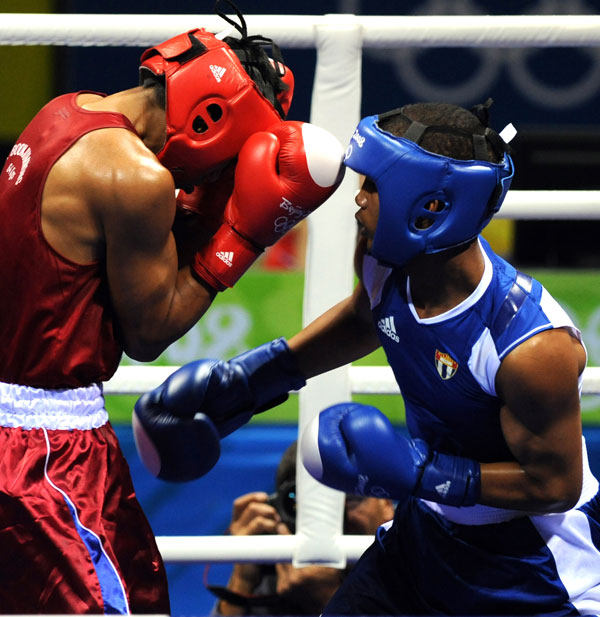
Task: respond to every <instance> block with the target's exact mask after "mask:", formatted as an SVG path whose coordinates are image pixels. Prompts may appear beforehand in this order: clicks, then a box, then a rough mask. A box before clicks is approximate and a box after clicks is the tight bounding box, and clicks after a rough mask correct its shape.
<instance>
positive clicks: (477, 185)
mask: <svg viewBox="0 0 600 617" xmlns="http://www.w3.org/2000/svg"><path fill="white" fill-rule="evenodd" d="M378 119H379V116H368V117H366V118H364V119H363V120H361V122H360V123H359V125H358V127H357V128H356V130H355V131H354V134H353V135H352V138H351V140H350V145H349V146H348V149H347V150H346V156H345V159H344V162H345V164H346V165H347V166H348V167H350V169H353V170H354V171H356V172H358V173H360V174H364V175H365V176H367V177H368V178H370V179H371V180H372V181H373V182H374V183H375V186H376V187H377V191H378V194H379V220H378V223H377V228H376V230H375V236H374V239H373V245H372V248H371V253H372V254H373V256H374V257H376V258H377V259H378V260H380V261H381V262H384V263H386V264H391V265H393V266H403V265H404V264H406V263H407V262H408V261H409V260H410V259H412V258H413V257H415V256H416V255H419V254H421V253H437V252H439V251H443V250H445V249H448V248H452V247H454V246H459V245H460V244H464V243H465V242H468V241H469V240H471V239H473V238H475V237H476V236H477V235H478V234H479V233H480V232H481V230H482V229H483V228H484V227H485V226H486V225H487V224H488V223H489V221H490V219H491V218H492V216H493V215H494V214H495V213H496V212H498V210H499V209H500V206H501V205H502V202H503V200H504V197H505V196H506V192H507V191H508V188H509V186H510V183H511V180H512V177H513V173H514V168H513V163H512V159H511V158H510V156H509V155H508V154H507V153H506V152H505V153H504V158H503V160H502V161H501V162H500V163H490V162H487V161H481V160H470V161H463V160H459V159H453V158H449V157H446V156H442V155H439V154H434V153H432V152H428V151H427V150H424V149H423V148H421V147H420V146H419V145H418V144H416V143H415V142H414V141H411V140H410V139H407V138H406V137H396V136H394V135H392V134H390V133H387V132H386V131H383V130H382V129H380V128H379V126H378V124H377V121H378ZM436 128H437V127H436ZM426 129H427V127H426V126H425V125H423V124H421V123H418V122H413V124H412V125H411V127H409V129H408V130H407V131H406V133H405V135H407V136H408V137H411V138H412V136H413V135H415V136H416V139H417V140H418V139H419V138H420V136H421V135H422V133H423V132H424V131H425V130H426ZM457 132H459V131H457ZM417 133H418V134H419V135H417ZM475 137H476V138H479V137H481V138H482V139H485V138H484V136H483V135H476V136H475ZM476 142H479V145H480V146H481V140H478V139H475V140H474V145H475V148H476V149H477V148H478V146H477V145H476ZM434 200H439V201H440V202H441V204H442V207H441V209H440V210H439V211H437V212H432V211H431V210H429V209H428V205H429V204H430V203H431V202H432V201H434ZM424 220H427V222H428V226H426V225H424V224H423V221H424Z"/></svg>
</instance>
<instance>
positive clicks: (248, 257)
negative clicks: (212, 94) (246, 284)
mask: <svg viewBox="0 0 600 617" xmlns="http://www.w3.org/2000/svg"><path fill="white" fill-rule="evenodd" d="M343 155H344V148H343V147H342V144H341V143H340V142H339V141H338V140H337V138H336V137H334V136H333V135H332V134H331V133H329V132H328V131H326V130H325V129H322V128H320V127H318V126H315V125H314V124H309V123H307V122H296V121H290V122H281V123H280V124H277V125H275V126H273V127H271V128H270V129H269V131H268V132H266V131H262V132H259V133H254V135H251V136H250V137H249V138H248V140H247V141H246V143H245V144H244V145H243V146H242V149H241V150H240V154H239V156H238V164H237V168H236V172H235V184H234V188H233V194H232V195H231V198H230V199H229V201H228V202H227V205H226V206H225V213H224V218H223V225H221V227H220V228H219V229H218V230H217V233H216V234H215V235H214V236H213V237H212V238H211V240H210V241H209V242H208V243H207V244H206V245H205V246H203V247H202V248H201V249H200V250H199V251H198V252H197V253H196V257H195V263H194V270H195V271H196V273H197V274H198V275H199V276H200V277H201V278H202V279H204V280H205V281H206V282H207V283H208V284H209V285H211V286H212V287H214V288H215V289H218V290H219V291H222V290H223V289H225V288H226V287H233V285H234V284H235V283H236V282H237V281H238V280H239V279H240V277H241V276H242V275H243V274H244V272H246V270H248V268H249V267H250V266H251V265H252V264H253V263H254V262H255V261H256V259H257V258H258V257H259V256H260V254H261V253H262V252H263V250H264V249H265V248H266V247H267V246H271V245H273V244H275V242H277V240H279V238H281V236H283V235H284V234H285V233H286V232H287V231H289V230H290V229H291V228H292V227H294V225H296V224H297V223H299V222H300V221H301V220H302V219H303V218H305V217H306V216H308V215H309V214H310V213H311V212H313V211H314V210H316V209H317V208H318V207H319V206H320V205H321V204H322V203H323V202H324V201H325V200H327V199H328V198H329V197H330V196H331V195H332V194H333V192H334V191H335V190H336V188H337V187H338V185H339V184H340V182H341V181H342V178H343V176H344V167H343V165H342V159H343Z"/></svg>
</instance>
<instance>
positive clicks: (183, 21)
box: [0, 13, 600, 567]
mask: <svg viewBox="0 0 600 617" xmlns="http://www.w3.org/2000/svg"><path fill="white" fill-rule="evenodd" d="M245 19H246V21H247V24H248V30H249V32H250V33H251V34H252V33H260V34H262V35H264V36H267V37H271V38H272V39H274V40H275V41H276V42H277V43H278V44H279V45H280V46H281V47H283V48H285V47H288V48H311V49H314V48H316V49H317V66H316V70H315V83H314V89H313V99H312V109H311V121H312V122H314V123H315V124H318V125H320V126H325V127H327V128H328V129H329V130H330V131H331V132H333V133H334V134H335V135H336V136H337V137H338V139H340V141H342V143H345V142H347V140H348V136H349V135H351V134H352V131H353V130H354V127H355V126H356V124H357V123H358V120H359V119H360V117H359V113H360V101H361V96H362V94H361V80H360V69H361V53H362V49H363V48H380V49H386V48H400V47H476V48H480V47H486V48H501V47H504V48H512V47H598V46H600V16H598V15H510V16H497V15H496V16H489V15H483V16H480V15H473V16H467V15H444V16H383V17H375V16H355V15H340V14H330V15H320V16H310V15H245ZM193 27H205V28H206V29H207V30H209V31H213V32H219V31H221V30H223V29H224V22H223V20H222V19H221V18H220V17H218V16H216V15H212V14H211V15H109V14H101V15H98V14H34V13H25V14H23V13H0V45H65V46H73V47H78V46H119V47H126V46H129V47H136V46H137V47H146V46H149V45H153V44H156V43H158V42H161V41H163V40H165V39H167V38H169V37H170V36H173V35H175V34H178V33H180V32H183V31H186V30H188V29H190V28H193ZM340 101H343V102H344V103H343V105H340ZM355 189H356V178H355V177H354V176H353V175H352V174H350V173H348V174H346V179H345V180H344V182H343V183H342V186H341V187H340V189H338V191H337V192H336V193H335V194H334V196H333V197H332V198H331V199H330V200H329V203H328V204H327V206H326V207H325V208H320V209H319V210H318V211H317V212H316V213H315V214H314V215H313V216H311V217H310V219H309V248H308V258H307V268H306V277H305V293H304V315H303V322H304V323H307V322H308V321H310V320H312V319H313V318H314V317H316V316H317V315H318V314H320V312H322V310H323V308H328V307H329V306H331V305H332V304H333V303H334V302H335V301H336V300H335V299H336V298H337V299H339V300H341V299H342V298H344V297H346V296H347V295H348V294H349V293H350V292H351V290H352V284H353V277H352V263H351V262H352V260H351V259H350V258H348V259H346V257H347V255H350V254H351V252H352V249H351V247H352V245H353V243H354V234H355V230H354V228H353V225H352V221H351V217H347V208H348V203H350V202H351V200H352V197H353V195H354V192H355ZM599 205H600V191H512V192H510V193H509V194H508V197H507V199H506V202H505V204H504V206H503V207H502V209H501V210H500V213H499V214H498V216H499V217H500V218H513V219H552V218H554V219H574V218H580V219H597V218H600V214H599V213H600V207H599ZM346 220H348V221H350V223H349V224H348V226H347V228H346V227H344V228H342V227H341V223H340V221H346ZM330 229H335V230H336V231H337V234H333V237H332V234H331V233H330V232H329V231H328V230H330ZM332 254H334V255H337V256H338V262H336V263H337V265H336V268H335V269H334V268H325V269H324V268H323V267H322V265H321V264H322V263H328V262H329V259H330V256H331V255H332ZM311 256H312V258H311ZM323 256H325V260H323ZM334 270H335V272H334ZM330 275H331V276H330ZM321 305H324V307H323V306H321ZM176 368H177V367H175V366H166V367H161V366H122V367H120V368H119V369H118V371H117V372H116V374H115V376H114V377H113V378H112V379H111V380H110V381H109V382H107V383H106V384H105V387H104V392H105V393H106V394H136V395H137V394H140V393H142V392H145V391H147V390H149V389H152V388H154V387H155V386H157V385H159V384H160V383H162V381H164V379H166V377H167V376H168V375H170V374H171V373H172V372H173V371H174V370H175V369H176ZM583 388H584V393H585V394H600V367H599V368H596V367H589V368H587V369H586V370H585V373H584V380H583ZM332 393H334V394H335V396H336V397H337V400H344V399H346V400H347V399H349V398H350V396H351V394H352V393H387V394H397V393H398V386H397V384H396V382H395V380H394V378H393V374H392V371H391V369H390V368H389V367H354V366H352V367H351V366H347V367H344V368H342V369H338V370H337V371H331V372H330V373H327V374H325V375H321V376H320V377H317V378H315V379H313V380H310V382H309V384H308V385H307V386H306V388H304V389H303V390H302V392H301V395H300V428H302V426H303V425H305V424H306V423H307V422H308V421H309V419H310V416H311V415H312V414H315V413H317V411H318V410H319V409H322V408H323V407H324V406H326V405H327V404H329V398H330V397H331V395H332ZM340 393H342V394H340ZM298 473H299V476H298V478H297V481H298V491H297V493H298V520H297V532H296V535H294V536H247V537H240V536H231V537H227V536H198V537H187V536H186V537H176V536H162V537H159V538H157V541H158V545H159V548H160V551H161V553H162V555H163V558H164V559H165V561H183V562H188V561H194V562H196V561H204V562H227V563H230V562H233V561H252V562H255V561H258V560H259V559H260V561H263V562H275V561H290V560H291V561H292V562H293V563H294V564H295V565H302V564H309V563H321V564H327V565H334V566H337V567H343V566H344V565H345V563H346V561H347V560H349V561H354V560H356V559H357V558H358V557H359V556H360V554H361V553H362V552H363V550H364V549H365V548H366V547H367V546H368V544H369V543H370V542H371V540H372V538H370V537H368V536H344V535H342V518H343V517H342V516H341V507H342V504H343V496H342V495H341V493H338V492H337V491H332V490H331V489H328V488H327V487H324V486H322V485H320V484H318V483H317V482H316V481H314V480H312V478H310V477H308V474H307V473H306V472H305V471H304V469H303V468H302V466H301V465H298ZM311 504H319V507H318V508H314V507H311ZM258 556H260V557H258Z"/></svg>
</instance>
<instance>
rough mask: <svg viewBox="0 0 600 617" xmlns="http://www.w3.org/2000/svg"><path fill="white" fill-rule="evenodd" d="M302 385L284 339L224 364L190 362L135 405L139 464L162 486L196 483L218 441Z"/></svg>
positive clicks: (216, 453)
mask: <svg viewBox="0 0 600 617" xmlns="http://www.w3.org/2000/svg"><path fill="white" fill-rule="evenodd" d="M305 384H306V380H305V378H304V376H303V375H302V374H301V373H300V371H299V369H298V367H297V365H296V362H295V358H294V356H293V355H292V353H291V352H290V350H289V347H288V346H287V343H286V342H285V340H284V339H278V340H275V341H272V342H270V343H266V344H264V345H261V346H260V347H257V348H255V349H252V350H250V351H247V352H244V353H243V354H240V355H239V356H236V357H235V358H232V359H231V360H229V361H223V360H215V359H204V360H196V361H195V362H190V363H189V364H186V365H184V366H182V367H181V368H180V369H178V370H177V371H175V372H174V373H173V374H172V375H170V376H169V377H168V379H166V380H165V381H164V382H163V383H162V384H161V385H160V386H158V388H155V389H154V390H152V391H151V392H148V393H146V394H144V395H143V396H141V397H140V399H139V400H138V401H137V403H136V404H135V408H134V414H133V429H134V436H135V441H136V446H137V449H138V453H139V455H140V458H141V459H142V461H143V462H144V464H145V465H146V467H147V468H148V469H149V471H150V472H151V473H153V474H154V475H155V476H157V477H159V478H162V479H164V480H171V481H178V482H187V481H189V480H193V479H196V478H199V477H201V476H203V475H205V474H206V473H208V472H209V471H210V470H211V469H212V468H213V467H214V465H215V464H216V462H217V461H218V460H219V456H220V439H221V438H223V437H225V436H227V435H229V434H230V433H232V432H233V431H234V430H236V429H237V428H239V427H240V426H242V425H243V424H245V423H246V422H248V420H250V418H251V417H252V416H253V415H254V414H256V413H260V412H262V411H266V410H267V409H270V408H271V407H274V406H276V405H279V404H280V403H282V402H283V401H285V400H286V399H287V397H288V393H289V392H290V391H291V390H298V389H300V388H302V387H303V386H304V385H305Z"/></svg>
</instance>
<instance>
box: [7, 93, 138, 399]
mask: <svg viewBox="0 0 600 617" xmlns="http://www.w3.org/2000/svg"><path fill="white" fill-rule="evenodd" d="M76 98H77V93H73V94H66V95H63V96H60V97H58V98H56V99H54V100H52V101H50V102H49V103H48V104H47V105H46V106H45V107H43V108H42V110H41V111H40V112H39V113H38V114H37V115H36V116H35V118H34V119H33V120H32V121H31V123H30V124H29V125H28V126H27V128H26V129H25V131H24V132H23V133H22V134H21V136H20V137H19V139H18V140H17V143H16V144H15V145H14V146H13V148H12V150H11V152H10V154H9V155H8V158H7V159H6V162H5V164H4V167H3V169H2V174H1V175H0V221H1V223H0V247H1V257H0V344H1V346H2V352H1V353H0V381H4V382H7V383H16V384H21V385H26V386H34V387H40V388H61V387H79V386H87V385H89V384H90V383H94V382H99V381H105V380H107V379H109V378H110V377H111V376H112V375H113V373H114V372H115V370H116V369H117V366H118V364H119V361H120V358H121V354H122V348H121V346H120V345H119V343H118V342H117V341H116V340H115V335H114V324H113V316H112V314H111V305H110V300H109V296H108V285H107V280H106V272H105V267H104V263H103V262H98V263H93V264H89V265H79V264H76V263H74V262H72V261H70V260H69V259H66V258H65V257H63V256H62V255H59V254H58V253H57V252H56V251H55V250H53V249H52V247H51V246H50V245H49V244H48V242H46V239H45V238H44V235H43V234H42V229H41V214H40V212H41V208H40V202H41V196H42V191H43V189H44V184H45V182H46V178H47V177H48V173H49V172H50V170H51V168H52V166H53V165H54V163H55V162H56V161H57V160H58V159H59V158H60V157H61V155H62V154H63V153H64V152H66V151H67V150H68V149H69V148H70V147H71V146H72V145H73V144H74V143H75V142H76V141H77V140H78V139H79V138H80V137H82V136H83V135H85V134H86V133H89V132H90V131H94V130H97V129H101V128H108V127H120V128H125V129H128V130H131V131H134V132H135V129H134V128H133V126H132V124H131V123H130V122H129V120H128V119H127V118H126V117H125V116H123V115H122V114H118V113H104V112H92V111H87V110H85V109H82V108H80V107H78V106H77V105H76V102H75V101H76Z"/></svg>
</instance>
